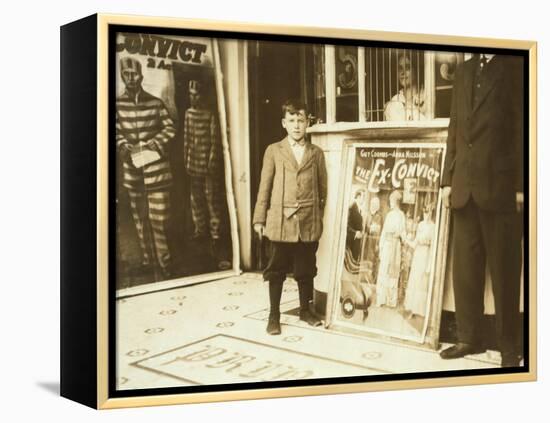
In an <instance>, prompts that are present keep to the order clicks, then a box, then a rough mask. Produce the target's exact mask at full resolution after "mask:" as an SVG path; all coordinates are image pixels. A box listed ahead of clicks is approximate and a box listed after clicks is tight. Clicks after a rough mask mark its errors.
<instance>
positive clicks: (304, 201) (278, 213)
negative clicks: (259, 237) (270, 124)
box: [253, 138, 327, 242]
mask: <svg viewBox="0 0 550 423" xmlns="http://www.w3.org/2000/svg"><path fill="white" fill-rule="evenodd" d="M326 197H327V171H326V167H325V156H324V153H323V151H322V150H321V149H320V148H319V147H317V146H316V145H312V144H311V143H309V142H306V145H305V152H304V156H303V158H302V162H301V163H300V164H298V162H297V161H296V158H295V157H294V154H293V152H292V149H291V148H290V144H289V142H288V139H287V138H284V139H283V140H282V141H280V142H277V143H274V144H271V145H269V146H268V147H267V149H266V151H265V155H264V161H263V167H262V175H261V181H260V187H259V190H258V199H257V200H256V207H255V208H254V217H253V223H254V224H256V223H262V224H265V235H266V237H267V238H269V239H270V240H271V241H279V242H298V241H299V240H301V241H303V242H313V241H318V240H319V238H320V237H321V233H322V232H323V210H324V207H325V200H326Z"/></svg>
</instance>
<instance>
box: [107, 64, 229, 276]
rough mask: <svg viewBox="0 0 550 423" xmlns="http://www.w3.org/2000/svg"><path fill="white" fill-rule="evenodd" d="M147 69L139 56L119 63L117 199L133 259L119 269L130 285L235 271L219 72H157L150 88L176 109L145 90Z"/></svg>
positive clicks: (177, 68) (124, 241)
mask: <svg viewBox="0 0 550 423" xmlns="http://www.w3.org/2000/svg"><path fill="white" fill-rule="evenodd" d="M142 62H143V64H142ZM145 63H146V62H144V61H143V60H141V58H140V57H139V56H138V55H135V56H125V57H122V58H120V61H119V65H120V78H121V81H122V86H121V88H120V89H119V93H120V94H119V95H118V96H117V99H116V145H117V152H118V157H119V161H118V162H117V166H118V167H117V169H118V170H119V173H120V174H121V175H122V186H123V187H124V190H120V189H119V190H118V195H117V226H118V228H117V234H118V240H117V245H118V249H119V251H118V254H119V256H120V257H130V259H127V260H126V261H123V260H121V261H120V262H119V266H118V269H117V271H118V272H119V276H120V279H121V281H126V283H125V285H127V286H135V285H136V284H141V283H149V282H153V281H160V280H168V279H172V278H178V277H183V276H190V275H193V274H198V273H203V272H205V271H217V270H225V269H229V268H230V267H231V252H230V249H231V247H230V244H231V242H230V236H231V235H230V231H229V228H228V226H229V217H228V210H227V206H226V193H225V188H224V186H225V185H224V183H225V182H224V158H223V149H222V142H221V136H220V128H219V124H218V117H217V111H216V108H215V107H212V103H214V104H215V101H214V102H212V101H210V102H209V101H207V96H208V95H211V91H213V90H211V89H209V87H208V85H212V86H213V83H214V81H213V77H212V72H211V70H210V69H207V68H205V69H202V68H201V67H200V66H195V67H190V66H189V65H185V64H177V63H174V64H173V65H172V66H171V67H170V68H169V69H155V70H154V72H157V73H158V72H164V74H163V75H162V78H161V77H159V78H157V79H156V78H155V77H154V76H152V74H151V73H148V74H147V75H148V79H147V86H148V87H153V88H154V90H155V92H159V93H162V95H163V97H165V96H169V98H168V99H167V100H168V103H170V105H174V104H175V107H171V109H172V110H169V108H168V107H167V104H166V101H163V99H161V98H160V97H157V96H155V95H153V94H150V93H149V92H148V91H146V90H145V89H144V88H143V85H144V79H145V77H144V74H145V72H144V69H143V68H142V66H145ZM148 71H149V72H152V71H151V70H150V69H148ZM166 73H169V75H168V76H169V77H168V78H167V76H166V75H167V74H166ZM155 75H156V74H155ZM210 79H211V81H210ZM166 80H171V81H173V82H172V83H171V85H172V87H173V90H172V91H173V94H171V90H170V89H168V88H167V83H166ZM182 87H183V88H184V89H185V91H183V92H182V91H181V89H182ZM170 94H171V96H170ZM165 100H166V99H165ZM210 100H211V99H210ZM174 109H175V110H174ZM125 198H128V200H127V202H128V203H129V206H128V207H126V208H125V207H124V202H125V200H124V199H125ZM189 212H190V213H189ZM127 221H132V222H133V225H131V224H125V222H127ZM131 226H133V227H134V229H135V231H134V230H131V229H130V227H131ZM132 232H133V233H135V234H137V236H136V237H134V236H133V235H132ZM134 239H137V241H138V242H135V241H133V240H134ZM136 244H139V247H137V245H136ZM132 251H133V252H134V254H133V257H132ZM138 251H139V252H138ZM138 256H139V258H138ZM127 261H130V264H127V265H126V266H121V265H120V263H126V262H127ZM132 270H133V271H132ZM134 275H137V276H134Z"/></svg>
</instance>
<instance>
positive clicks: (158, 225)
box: [116, 57, 176, 277]
mask: <svg viewBox="0 0 550 423" xmlns="http://www.w3.org/2000/svg"><path fill="white" fill-rule="evenodd" d="M120 69H121V76H122V81H123V82H124V84H125V86H126V91H125V92H124V93H123V94H122V95H120V96H119V97H117V100H116V144H117V150H118V152H119V154H120V156H121V158H122V162H123V175H124V176H123V186H124V187H125V188H126V189H127V190H128V193H129V196H130V204H131V208H132V215H133V218H134V223H135V225H136V230H137V233H138V236H139V241H140V246H141V252H142V256H143V261H142V265H144V266H148V265H150V264H151V253H152V254H154V255H155V256H156V260H157V263H158V265H159V266H160V269H161V271H162V272H163V275H164V276H165V277H168V276H169V265H170V250H169V248H168V243H167V241H166V224H167V221H168V218H169V216H170V186H171V184H172V172H171V170H170V163H169V161H168V157H167V147H168V143H169V142H170V141H171V140H172V138H173V137H174V135H175V132H176V130H175V127H174V123H173V121H172V119H171V118H170V115H169V114H168V110H167V109H166V107H165V105H164V103H163V102H162V100H160V99H159V98H157V97H154V96H153V95H151V94H149V93H147V92H146V91H144V90H143V89H142V87H141V83H142V81H143V74H142V72H141V63H140V62H139V61H137V60H136V59H133V58H130V57H127V58H123V59H121V61H120ZM144 151H153V152H156V153H158V155H159V156H160V158H158V159H157V160H155V161H153V162H151V163H149V164H145V165H144V166H140V167H136V166H135V165H134V163H133V160H132V155H133V154H136V153H140V152H144ZM149 227H150V230H151V232H152V233H151V232H149Z"/></svg>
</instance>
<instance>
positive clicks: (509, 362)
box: [500, 353, 521, 367]
mask: <svg viewBox="0 0 550 423" xmlns="http://www.w3.org/2000/svg"><path fill="white" fill-rule="evenodd" d="M520 363H521V356H520V355H519V354H514V353H503V354H502V362H501V364H500V366H501V367H519V366H520Z"/></svg>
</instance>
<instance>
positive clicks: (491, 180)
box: [442, 55, 524, 211]
mask: <svg viewBox="0 0 550 423" xmlns="http://www.w3.org/2000/svg"><path fill="white" fill-rule="evenodd" d="M478 66H479V58H478V57H477V56H476V57H475V58H473V59H471V60H469V61H467V62H465V63H464V64H463V65H461V66H459V67H458V68H457V71H456V75H455V82H454V87H453V99H452V105H451V119H450V124H449V134H448V139H447V154H446V158H445V166H444V172H443V179H442V185H443V186H449V185H450V186H451V187H452V194H451V206H452V207H453V208H461V207H463V206H465V205H466V203H467V202H468V200H469V198H470V196H471V197H472V198H473V200H474V201H475V203H476V204H477V206H478V207H480V208H481V209H483V210H487V211H507V210H513V209H514V208H515V193H516V192H523V189H524V186H523V68H522V66H523V60H522V58H520V57H516V56H507V55H496V56H494V57H493V58H492V59H491V61H490V62H488V63H487V65H486V67H485V69H484V71H483V76H482V79H481V88H480V92H479V96H478V97H479V100H478V101H477V103H476V104H473V88H474V87H473V84H474V79H475V71H476V68H477V67H478Z"/></svg>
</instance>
